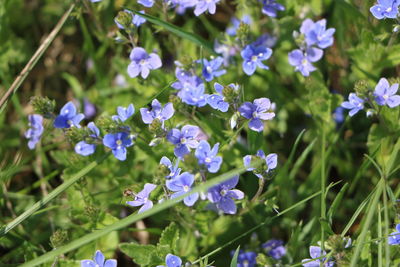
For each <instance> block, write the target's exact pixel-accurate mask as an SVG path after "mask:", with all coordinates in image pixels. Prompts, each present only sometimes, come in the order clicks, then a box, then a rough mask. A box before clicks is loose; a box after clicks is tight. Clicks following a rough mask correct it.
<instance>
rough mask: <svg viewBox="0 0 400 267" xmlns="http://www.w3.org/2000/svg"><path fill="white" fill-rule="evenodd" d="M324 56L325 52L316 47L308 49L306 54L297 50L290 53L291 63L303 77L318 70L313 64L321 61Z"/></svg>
mask: <svg viewBox="0 0 400 267" xmlns="http://www.w3.org/2000/svg"><path fill="white" fill-rule="evenodd" d="M323 54H324V52H323V51H322V50H321V49H318V48H315V47H309V48H307V50H306V52H305V53H303V51H301V50H300V49H296V50H293V51H292V52H290V53H289V63H290V65H292V66H294V67H296V68H295V71H300V72H301V74H302V75H303V76H306V77H307V76H309V75H310V72H313V71H315V70H316V68H315V67H314V66H313V65H312V64H311V63H312V62H317V61H318V60H320V59H321V57H322V55H323Z"/></svg>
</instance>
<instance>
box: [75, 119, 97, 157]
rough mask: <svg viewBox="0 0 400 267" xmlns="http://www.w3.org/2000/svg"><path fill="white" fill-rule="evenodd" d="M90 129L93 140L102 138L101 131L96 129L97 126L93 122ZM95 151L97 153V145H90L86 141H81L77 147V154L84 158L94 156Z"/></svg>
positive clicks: (90, 123) (89, 126)
mask: <svg viewBox="0 0 400 267" xmlns="http://www.w3.org/2000/svg"><path fill="white" fill-rule="evenodd" d="M88 128H89V129H90V131H91V132H92V134H91V135H90V137H92V138H93V139H98V138H100V130H99V128H97V127H96V125H95V124H94V123H93V122H89V124H88ZM95 151H96V145H95V144H88V143H86V142H85V141H80V142H79V143H77V144H76V145H75V152H76V153H78V154H79V155H82V156H89V155H91V154H93V153H94V152H95Z"/></svg>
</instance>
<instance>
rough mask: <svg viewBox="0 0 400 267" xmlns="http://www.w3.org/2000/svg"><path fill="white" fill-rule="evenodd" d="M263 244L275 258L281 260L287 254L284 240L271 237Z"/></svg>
mask: <svg viewBox="0 0 400 267" xmlns="http://www.w3.org/2000/svg"><path fill="white" fill-rule="evenodd" d="M261 246H262V248H263V249H265V250H266V252H267V254H268V255H269V256H271V257H272V258H273V259H275V260H279V259H280V258H282V257H283V256H284V255H285V254H286V248H285V247H284V246H283V241H282V240H276V239H271V240H269V241H267V242H266V243H264V244H262V245H261Z"/></svg>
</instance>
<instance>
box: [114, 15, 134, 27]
mask: <svg viewBox="0 0 400 267" xmlns="http://www.w3.org/2000/svg"><path fill="white" fill-rule="evenodd" d="M115 22H116V23H118V24H119V25H120V26H121V27H122V28H124V29H125V30H126V29H130V28H131V27H132V25H133V24H132V14H131V13H128V12H126V11H120V12H118V15H117V16H116V17H115Z"/></svg>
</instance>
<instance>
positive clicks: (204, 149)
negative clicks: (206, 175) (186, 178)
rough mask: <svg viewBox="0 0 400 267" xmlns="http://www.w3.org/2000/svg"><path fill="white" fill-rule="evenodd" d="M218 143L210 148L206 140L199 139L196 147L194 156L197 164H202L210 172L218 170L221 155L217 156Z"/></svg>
mask: <svg viewBox="0 0 400 267" xmlns="http://www.w3.org/2000/svg"><path fill="white" fill-rule="evenodd" d="M218 149H219V143H216V144H215V145H214V147H213V148H212V149H211V147H210V144H209V143H208V142H207V141H206V140H201V141H200V143H199V145H198V146H197V148H196V152H195V156H196V158H197V160H198V162H199V165H204V166H205V167H206V168H207V170H208V171H209V172H211V173H216V172H218V170H219V168H220V166H221V163H222V157H220V156H217V153H218Z"/></svg>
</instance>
